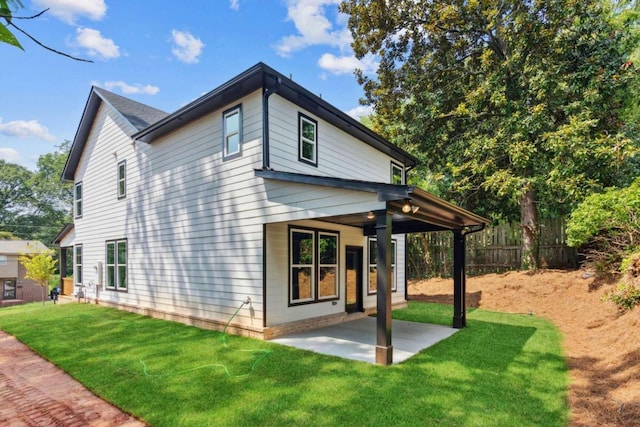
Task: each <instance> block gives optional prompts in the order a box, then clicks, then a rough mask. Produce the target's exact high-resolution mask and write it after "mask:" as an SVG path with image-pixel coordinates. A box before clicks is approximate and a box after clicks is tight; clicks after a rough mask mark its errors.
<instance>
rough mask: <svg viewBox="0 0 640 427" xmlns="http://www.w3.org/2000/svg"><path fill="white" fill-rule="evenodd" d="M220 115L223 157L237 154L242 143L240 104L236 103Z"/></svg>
mask: <svg viewBox="0 0 640 427" xmlns="http://www.w3.org/2000/svg"><path fill="white" fill-rule="evenodd" d="M222 117H223V119H222V121H223V123H222V127H223V129H222V134H223V141H222V146H223V151H224V153H223V158H225V159H227V158H230V157H236V156H239V155H240V154H241V152H240V146H241V144H242V106H241V105H238V106H236V107H233V108H231V109H230V110H227V111H225V112H224V113H222Z"/></svg>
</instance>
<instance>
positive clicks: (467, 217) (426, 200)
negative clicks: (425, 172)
mask: <svg viewBox="0 0 640 427" xmlns="http://www.w3.org/2000/svg"><path fill="white" fill-rule="evenodd" d="M255 174H256V176H258V177H261V178H264V179H272V180H277V181H283V182H290V183H297V184H307V185H317V186H323V187H331V188H340V189H345V190H354V191H365V192H370V193H376V194H377V196H378V200H379V201H381V202H382V201H384V202H387V206H388V209H389V211H391V213H392V214H393V224H392V228H393V233H395V234H403V233H414V232H425V231H445V230H462V229H464V228H467V227H474V226H480V225H485V224H488V223H489V220H488V219H486V218H483V217H481V216H479V215H476V214H474V213H473V212H469V211H467V210H465V209H462V208H461V207H459V206H456V205H454V204H452V203H449V202H447V201H446V200H443V199H441V198H439V197H436V196H434V195H433V194H430V193H428V192H426V191H424V190H422V189H420V188H418V187H415V186H412V185H397V184H386V183H380V182H371V181H360V180H353V179H343V178H335V177H327V176H317V175H305V174H300V173H293V172H281V171H274V170H256V171H255ZM405 201H409V202H410V203H411V205H412V206H413V207H415V208H417V209H416V210H415V212H414V211H411V212H409V213H405V212H402V206H403V205H404V203H405ZM323 220H325V221H329V222H334V223H339V224H345V225H352V226H358V227H361V228H363V229H364V234H366V235H373V234H375V218H368V217H367V212H361V213H357V214H346V215H340V216H334V217H330V218H324V219H323Z"/></svg>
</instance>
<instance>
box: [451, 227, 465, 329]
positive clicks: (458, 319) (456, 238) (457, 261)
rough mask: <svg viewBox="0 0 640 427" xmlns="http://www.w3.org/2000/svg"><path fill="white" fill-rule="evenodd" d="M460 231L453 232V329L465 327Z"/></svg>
mask: <svg viewBox="0 0 640 427" xmlns="http://www.w3.org/2000/svg"><path fill="white" fill-rule="evenodd" d="M464 240H465V239H464V234H463V233H462V230H453V327H454V328H458V329H460V328H464V327H465V326H467V309H466V292H467V283H466V276H465V247H464V246H465V245H464Z"/></svg>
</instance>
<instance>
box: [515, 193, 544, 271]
mask: <svg viewBox="0 0 640 427" xmlns="http://www.w3.org/2000/svg"><path fill="white" fill-rule="evenodd" d="M536 202H537V200H536V190H534V189H533V188H528V189H527V190H526V191H525V193H524V194H523V196H522V201H521V204H520V207H521V211H520V219H521V221H522V262H521V268H522V269H523V270H531V271H536V270H537V269H538V267H539V259H540V244H539V239H540V235H539V231H538V230H539V227H538V207H537V206H536Z"/></svg>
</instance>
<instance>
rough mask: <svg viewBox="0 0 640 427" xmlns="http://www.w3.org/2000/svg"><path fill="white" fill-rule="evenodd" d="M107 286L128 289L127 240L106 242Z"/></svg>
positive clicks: (118, 289) (117, 289)
mask: <svg viewBox="0 0 640 427" xmlns="http://www.w3.org/2000/svg"><path fill="white" fill-rule="evenodd" d="M105 252H106V259H105V261H106V262H105V264H106V267H107V268H106V275H107V277H106V285H105V286H106V288H107V289H112V290H116V291H126V290H127V240H126V239H123V240H111V241H108V242H106V250H105Z"/></svg>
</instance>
